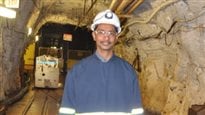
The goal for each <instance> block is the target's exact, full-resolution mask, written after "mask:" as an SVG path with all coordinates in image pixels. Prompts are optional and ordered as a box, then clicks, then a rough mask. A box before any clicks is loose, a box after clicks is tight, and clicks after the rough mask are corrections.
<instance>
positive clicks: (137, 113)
mask: <svg viewBox="0 0 205 115" xmlns="http://www.w3.org/2000/svg"><path fill="white" fill-rule="evenodd" d="M143 113H144V109H143V108H136V109H132V112H131V114H133V115H142V114H143Z"/></svg>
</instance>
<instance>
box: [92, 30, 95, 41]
mask: <svg viewBox="0 0 205 115" xmlns="http://www.w3.org/2000/svg"><path fill="white" fill-rule="evenodd" d="M92 36H93V40H94V41H95V37H96V35H95V32H94V31H93V32H92Z"/></svg>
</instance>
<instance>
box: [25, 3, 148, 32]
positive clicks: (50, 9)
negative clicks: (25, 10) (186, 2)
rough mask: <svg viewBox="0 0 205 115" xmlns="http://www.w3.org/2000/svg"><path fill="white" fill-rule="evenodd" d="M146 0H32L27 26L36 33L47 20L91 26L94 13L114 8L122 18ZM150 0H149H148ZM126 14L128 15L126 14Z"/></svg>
mask: <svg viewBox="0 0 205 115" xmlns="http://www.w3.org/2000/svg"><path fill="white" fill-rule="evenodd" d="M143 1H144V0H36V1H35V0H32V2H33V4H34V8H33V10H32V11H31V15H30V17H29V19H28V23H27V27H31V28H33V30H34V33H35V34H36V33H37V31H38V30H39V28H41V26H42V25H44V24H45V23H47V22H52V23H60V24H72V25H76V26H89V25H90V23H91V21H92V19H93V17H94V15H96V13H98V12H99V11H102V10H105V9H108V8H109V9H112V10H113V11H115V12H116V13H117V14H118V15H119V16H121V18H122V17H123V16H124V17H125V16H127V14H131V13H132V12H133V10H134V9H135V8H136V7H137V6H138V5H139V4H141V3H142V2H143ZM148 1H149V0H148ZM125 14H126V15H125Z"/></svg>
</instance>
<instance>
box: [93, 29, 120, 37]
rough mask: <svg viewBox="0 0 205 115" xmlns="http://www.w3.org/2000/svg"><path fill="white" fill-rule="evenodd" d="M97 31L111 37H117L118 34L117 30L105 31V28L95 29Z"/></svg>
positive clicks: (101, 34) (100, 34)
mask: <svg viewBox="0 0 205 115" xmlns="http://www.w3.org/2000/svg"><path fill="white" fill-rule="evenodd" d="M95 33H96V34H97V35H99V36H109V37H115V36H116V35H117V33H116V32H112V31H104V30H95Z"/></svg>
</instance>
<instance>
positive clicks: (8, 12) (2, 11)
mask: <svg viewBox="0 0 205 115" xmlns="http://www.w3.org/2000/svg"><path fill="white" fill-rule="evenodd" d="M0 16H3V17H7V18H16V11H15V10H12V9H8V8H5V7H2V6H0Z"/></svg>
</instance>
